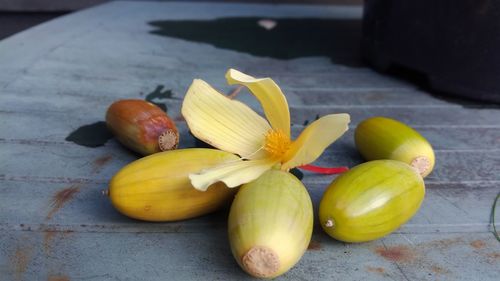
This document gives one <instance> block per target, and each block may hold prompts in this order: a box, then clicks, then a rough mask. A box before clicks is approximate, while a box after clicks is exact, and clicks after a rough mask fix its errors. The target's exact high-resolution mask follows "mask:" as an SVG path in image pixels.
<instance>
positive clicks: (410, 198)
mask: <svg viewBox="0 0 500 281" xmlns="http://www.w3.org/2000/svg"><path fill="white" fill-rule="evenodd" d="M424 195H425V186H424V181H423V179H422V177H421V176H420V175H419V174H418V172H417V171H415V169H413V168H412V167H410V166H409V165H407V164H405V163H403V162H400V161H395V160H375V161H370V162H366V163H363V164H361V165H358V166H356V167H354V168H352V169H351V170H349V171H348V172H345V173H343V174H342V175H340V176H339V177H337V178H336V179H335V180H334V181H333V182H332V183H331V184H330V186H329V187H328V189H327V190H326V191H325V193H324V195H323V198H322V199H321V202H320V206H319V220H320V223H321V226H322V227H323V229H324V230H325V231H326V233H328V235H330V236H331V237H333V238H335V239H338V240H341V241H345V242H365V241H370V240H375V239H378V238H381V237H383V236H385V235H387V234H389V233H391V232H393V231H394V230H396V229H397V228H398V227H400V226H401V225H402V224H404V223H405V222H407V221H408V220H409V219H410V218H411V217H412V216H413V215H414V214H415V213H416V212H417V211H418V209H419V208H420V205H421V204H422V201H423V199H424Z"/></svg>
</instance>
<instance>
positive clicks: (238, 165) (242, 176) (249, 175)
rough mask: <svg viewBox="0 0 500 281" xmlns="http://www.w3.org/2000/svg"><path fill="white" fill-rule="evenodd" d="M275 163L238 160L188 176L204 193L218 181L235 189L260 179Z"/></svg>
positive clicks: (269, 160)
mask: <svg viewBox="0 0 500 281" xmlns="http://www.w3.org/2000/svg"><path fill="white" fill-rule="evenodd" d="M277 162H278V161H277V160H276V159H272V158H262V159H258V160H248V161H243V160H238V161H234V162H228V163H224V164H221V165H219V166H216V167H213V168H209V169H206V170H203V171H201V172H200V173H197V174H190V175H189V179H191V184H192V185H193V186H194V187H195V188H196V189H198V190H201V191H206V190H207V189H208V187H209V186H210V185H212V184H214V183H216V182H218V181H222V182H224V183H225V184H226V185H227V186H228V187H236V186H239V185H242V184H244V183H247V182H251V181H253V180H255V179H256V178H258V177H260V175H262V174H263V173H264V172H266V171H267V170H269V169H271V167H272V166H274V165H275V164H276V163H277Z"/></svg>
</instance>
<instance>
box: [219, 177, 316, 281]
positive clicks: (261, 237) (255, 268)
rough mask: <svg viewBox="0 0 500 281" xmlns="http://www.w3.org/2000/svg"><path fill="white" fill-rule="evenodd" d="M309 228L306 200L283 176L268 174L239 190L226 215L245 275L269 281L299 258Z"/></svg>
mask: <svg viewBox="0 0 500 281" xmlns="http://www.w3.org/2000/svg"><path fill="white" fill-rule="evenodd" d="M312 228H313V208H312V202H311V198H310V197H309V194H308V192H307V190H306V189H305V187H304V185H303V184H302V182H300V181H299V180H298V179H297V178H296V177H295V176H293V175H292V174H290V173H288V172H284V171H280V170H270V171H268V172H266V173H264V174H263V175H262V176H260V177H259V178H258V179H257V180H255V181H253V182H250V183H247V184H244V185H242V186H241V187H240V190H239V191H238V193H237V195H236V198H235V199H234V201H233V204H232V206H231V211H230V213H229V224H228V233H229V242H230V245H231V251H232V253H233V256H234V258H235V259H236V261H237V262H238V264H239V265H240V266H241V268H243V270H245V271H246V272H247V273H248V274H250V275H252V276H255V277H259V278H274V277H277V276H279V275H281V274H283V273H285V272H287V271H288V270H289V269H290V268H291V267H292V266H294V265H295V264H296V263H297V262H298V261H299V260H300V258H301V257H302V255H303V254H304V252H305V251H306V249H307V246H308V245H309V242H310V240H311V235H312Z"/></svg>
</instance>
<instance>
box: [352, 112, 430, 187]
mask: <svg viewBox="0 0 500 281" xmlns="http://www.w3.org/2000/svg"><path fill="white" fill-rule="evenodd" d="M354 141H355V142H356V147H357V149H358V151H359V152H360V153H361V155H363V157H364V158H365V159H366V160H368V161H370V160H378V159H392V160H398V161H402V162H405V163H407V164H409V165H410V166H412V167H414V168H415V169H417V171H418V172H419V173H420V175H422V177H426V176H427V175H429V174H430V173H431V171H432V169H433V168H434V162H435V157H434V150H433V149H432V147H431V145H430V144H429V142H428V141H427V140H426V139H425V138H424V137H423V136H422V135H420V134H419V133H418V132H417V131H415V130H414V129H412V128H410V127H409V126H407V125H405V124H403V123H401V122H399V121H396V120H394V119H390V118H386V117H372V118H368V119H366V120H364V121H363V122H361V123H360V124H359V125H358V127H357V128H356V131H355V132H354Z"/></svg>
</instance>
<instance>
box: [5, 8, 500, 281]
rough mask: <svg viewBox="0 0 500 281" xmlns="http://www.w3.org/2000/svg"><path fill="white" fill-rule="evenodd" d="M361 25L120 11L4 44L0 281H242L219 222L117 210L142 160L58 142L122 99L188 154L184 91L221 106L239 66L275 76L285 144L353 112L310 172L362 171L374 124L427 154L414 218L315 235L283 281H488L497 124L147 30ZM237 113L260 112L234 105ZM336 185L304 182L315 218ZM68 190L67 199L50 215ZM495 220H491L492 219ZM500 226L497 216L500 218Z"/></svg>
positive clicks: (381, 83) (297, 12)
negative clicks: (240, 23) (175, 24)
mask: <svg viewBox="0 0 500 281" xmlns="http://www.w3.org/2000/svg"><path fill="white" fill-rule="evenodd" d="M229 16H231V17H243V16H260V17H277V18H280V17H298V18H300V17H316V18H334V19H350V20H352V19H354V20H356V19H360V17H361V10H360V9H359V8H356V7H339V6H307V5H302V6H301V5H283V6H279V5H278V6H277V5H261V4H253V5H242V4H213V3H210V4H209V3H158V2H142V3H135V2H119V3H109V4H106V5H102V6H99V7H96V8H92V9H88V10H84V11H81V12H78V13H75V14H71V15H68V16H65V17H62V18H59V19H56V20H54V21H51V22H47V23H44V24H42V25H40V26H37V27H34V28H32V29H30V30H28V31H25V32H22V33H20V34H17V35H15V36H13V37H11V38H9V39H7V40H4V41H2V42H0V280H2V281H3V280H7V281H10V280H14V281H17V280H51V281H55V280H251V279H252V278H250V277H249V276H248V275H246V274H245V273H243V272H242V271H241V270H240V269H239V267H238V266H237V264H236V263H235V261H234V259H233V257H232V255H231V253H230V250H229V246H228V242H227V234H226V217H227V208H226V209H223V210H220V211H218V212H216V213H214V214H211V215H207V216H203V217H200V218H196V219H192V220H187V221H182V222H174V223H145V222H139V221H135V220H131V219H128V218H126V217H124V216H122V215H120V214H119V213H118V212H117V211H115V210H114V209H113V207H112V206H111V204H110V202H109V200H108V199H107V197H106V196H104V195H103V194H102V191H103V190H105V189H106V188H107V184H108V181H109V179H110V178H111V177H112V176H113V174H114V173H115V172H116V171H118V170H119V169H120V168H121V167H122V166H123V165H125V164H127V163H129V162H131V161H133V160H135V159H137V155H135V154H133V153H131V152H129V151H127V150H126V149H124V148H123V147H122V146H121V145H120V144H118V143H117V142H116V141H115V140H114V139H111V140H109V141H108V142H107V143H106V144H105V145H104V146H101V147H98V148H88V147H82V146H78V145H76V144H74V143H72V142H67V141H65V137H66V136H67V135H68V134H69V133H70V132H71V131H73V130H75V129H77V128H78V127H80V126H82V125H87V124H91V123H94V122H98V121H102V120H103V119H104V114H105V111H106V109H107V107H108V106H109V105H110V104H111V103H112V102H113V101H115V100H117V99H121V98H139V99H143V98H145V95H147V94H148V93H150V92H152V91H153V90H154V89H155V88H156V87H157V86H158V85H163V86H164V87H165V88H164V89H170V90H172V92H173V97H175V98H177V99H173V100H160V101H159V102H165V103H166V104H167V105H168V108H169V114H170V115H171V116H172V117H173V118H176V119H178V120H179V121H178V125H179V128H180V130H181V147H192V146H193V145H194V141H193V139H192V138H191V137H190V136H189V133H188V131H187V127H186V124H185V123H184V122H182V121H181V119H180V118H181V116H180V114H179V109H180V105H181V99H182V97H183V95H184V93H185V91H186V89H187V88H188V86H189V84H190V82H191V80H192V79H193V78H202V79H205V80H206V81H208V82H209V83H211V84H213V85H214V87H216V88H217V89H219V90H220V91H222V92H226V93H227V92H229V91H231V90H232V89H234V87H230V86H227V85H226V84H225V81H224V72H225V71H226V70H227V68H228V67H235V68H238V69H240V70H243V71H247V72H249V73H250V74H253V75H256V76H270V77H272V78H274V79H275V80H276V81H277V82H278V83H279V85H280V86H281V87H282V88H283V90H284V92H285V93H286V94H287V97H288V99H289V104H290V106H291V112H292V120H293V123H294V125H293V127H292V131H293V135H295V136H297V135H298V134H299V133H300V131H301V130H303V128H304V126H303V125H304V123H305V122H306V121H308V122H311V121H313V120H314V119H315V118H316V115H318V114H319V115H324V114H328V113H332V112H348V113H350V114H351V116H352V123H351V130H350V131H349V132H348V133H347V134H346V135H345V136H343V137H342V139H340V140H339V141H338V142H336V143H335V144H334V145H332V146H331V147H330V148H328V149H327V150H326V152H325V154H324V155H323V156H322V157H321V158H320V159H318V161H317V164H318V165H325V166H334V165H348V166H352V165H356V164H358V163H361V162H362V161H363V159H362V158H361V157H360V155H359V154H358V153H357V152H356V150H355V147H354V143H353V131H354V128H355V126H356V125H357V123H359V122H360V121H361V120H363V119H364V118H367V117H371V116H374V115H385V116H392V117H394V118H397V119H399V120H401V121H404V122H407V123H408V124H410V125H412V126H413V127H414V128H416V129H417V130H418V131H419V132H421V133H422V135H424V136H425V137H426V138H427V139H428V140H429V141H430V143H431V144H432V145H433V146H434V148H435V150H436V156H437V164H436V168H435V171H434V172H433V173H432V174H431V175H430V176H429V177H428V178H427V179H426V186H427V195H426V198H425V200H424V203H423V205H422V207H421V209H420V210H419V212H418V213H417V215H416V216H415V217H414V218H413V219H412V220H411V221H410V222H408V223H407V224H405V225H403V226H402V227H401V228H400V229H398V230H397V231H396V232H395V233H393V234H391V235H389V236H387V237H385V238H383V239H380V240H377V241H374V242H370V243H363V244H345V243H339V242H336V241H335V240H333V239H331V238H329V237H328V236H327V235H326V234H324V233H323V232H322V230H321V229H320V228H319V226H318V224H316V227H315V230H314V235H313V241H312V242H311V245H310V249H309V250H308V251H307V252H306V254H305V255H304V257H303V259H302V260H301V261H300V263H299V264H297V265H296V266H295V267H294V268H293V269H292V270H291V271H290V272H288V273H287V274H285V275H283V276H282V277H280V278H279V280H497V279H498V276H499V275H500V270H499V268H500V266H499V265H500V259H499V257H500V247H499V244H498V242H497V241H496V240H495V239H494V237H493V235H492V234H491V225H490V221H489V219H490V217H489V216H490V211H491V209H490V208H491V204H492V202H493V198H494V197H495V195H496V194H497V193H498V192H499V191H500V188H499V186H500V177H499V172H500V125H499V124H498V121H499V120H500V110H499V109H497V108H480V107H478V106H477V105H474V104H473V105H471V104H469V103H465V104H463V103H457V101H456V100H449V99H443V98H438V97H435V96H433V95H431V94H429V93H427V92H425V90H422V89H419V88H418V87H416V86H415V85H412V84H409V83H408V82H405V81H401V80H398V79H395V78H391V77H387V76H383V75H380V74H377V73H375V72H373V71H372V70H370V69H368V68H366V67H357V68H355V67H349V66H345V65H341V64H335V63H332V61H331V60H330V59H329V58H326V57H308V58H297V59H293V60H279V59H273V58H266V57H255V56H252V55H249V54H246V53H239V52H236V51H232V50H226V49H218V48H216V47H213V46H211V45H209V44H201V43H195V42H189V41H185V40H180V39H174V38H167V37H160V36H156V35H152V34H150V33H149V32H150V31H151V30H152V27H151V26H149V25H148V24H147V22H149V21H152V20H165V19H177V20H179V19H215V18H218V17H229ZM237 98H238V99H240V100H242V101H244V102H246V103H249V104H250V105H251V106H252V107H254V108H255V109H257V110H260V108H259V107H258V103H257V102H256V101H255V100H254V99H252V98H251V96H250V95H249V94H248V93H246V92H245V91H242V92H241V93H240V94H239V95H238V97H237ZM334 178H335V176H321V175H313V174H311V173H307V172H306V173H305V177H304V179H303V182H304V184H305V185H306V186H307V188H308V190H309V192H310V194H311V197H312V199H313V203H314V206H315V210H316V209H317V206H318V202H319V200H320V198H321V196H322V194H323V191H324V190H325V188H326V187H327V186H328V184H329V183H330V182H331V181H332V180H333V179H334ZM63 190H70V191H71V192H72V196H71V198H70V200H68V201H67V202H65V204H63V205H61V206H55V205H54V204H53V198H54V196H55V195H56V194H57V193H58V192H61V191H63ZM497 215H498V213H497ZM498 217H500V215H498Z"/></svg>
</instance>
